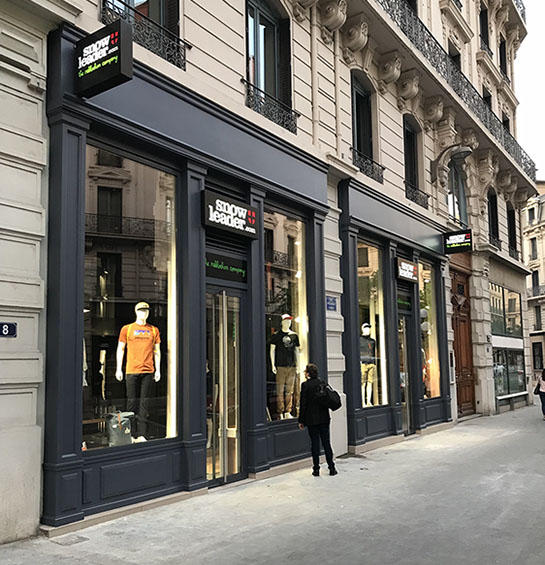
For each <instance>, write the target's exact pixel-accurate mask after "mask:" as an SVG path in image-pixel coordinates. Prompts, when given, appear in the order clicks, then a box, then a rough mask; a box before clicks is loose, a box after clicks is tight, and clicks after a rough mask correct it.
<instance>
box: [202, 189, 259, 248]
mask: <svg viewBox="0 0 545 565" xmlns="http://www.w3.org/2000/svg"><path fill="white" fill-rule="evenodd" d="M257 218H258V213H257V209H256V208H254V207H253V206H247V205H245V204H243V203H241V202H236V201H233V200H231V199H228V198H225V197H223V196H218V195H215V194H213V193H211V192H209V191H206V192H205V196H204V223H205V225H207V226H214V227H217V228H220V229H225V230H228V231H231V232H236V233H239V234H241V235H244V236H247V237H252V238H257V237H258V228H257V225H258V223H257Z"/></svg>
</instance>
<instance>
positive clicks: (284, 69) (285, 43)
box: [278, 18, 291, 108]
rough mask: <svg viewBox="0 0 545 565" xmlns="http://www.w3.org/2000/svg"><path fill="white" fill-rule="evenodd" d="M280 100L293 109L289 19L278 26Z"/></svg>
mask: <svg viewBox="0 0 545 565" xmlns="http://www.w3.org/2000/svg"><path fill="white" fill-rule="evenodd" d="M278 99H279V100H280V102H283V103H284V104H285V105H286V106H289V107H290V108H291V36H290V20H289V18H287V19H285V20H281V21H280V23H279V26H278Z"/></svg>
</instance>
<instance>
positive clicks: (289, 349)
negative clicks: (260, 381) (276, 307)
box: [270, 314, 301, 419]
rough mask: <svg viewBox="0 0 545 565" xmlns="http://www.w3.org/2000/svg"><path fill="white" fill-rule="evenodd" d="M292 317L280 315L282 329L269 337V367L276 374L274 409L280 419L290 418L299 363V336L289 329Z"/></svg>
mask: <svg viewBox="0 0 545 565" xmlns="http://www.w3.org/2000/svg"><path fill="white" fill-rule="evenodd" d="M292 320H293V317H292V316H290V315H289V314H283V315H282V329H281V330H280V331H278V332H276V333H275V334H274V335H273V336H272V338H271V348H270V357H271V368H272V372H273V373H274V374H275V375H276V409H277V412H278V413H279V414H280V419H283V418H292V417H293V416H292V415H291V411H292V409H293V395H294V392H295V377H296V375H297V367H298V365H299V350H300V348H301V345H300V343H299V336H298V335H297V334H296V333H295V332H293V331H291V321H292Z"/></svg>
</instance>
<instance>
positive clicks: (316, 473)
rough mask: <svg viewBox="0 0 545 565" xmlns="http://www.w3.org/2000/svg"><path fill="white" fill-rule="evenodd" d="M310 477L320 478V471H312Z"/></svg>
mask: <svg viewBox="0 0 545 565" xmlns="http://www.w3.org/2000/svg"><path fill="white" fill-rule="evenodd" d="M312 476H313V477H319V476H320V471H319V470H318V471H312Z"/></svg>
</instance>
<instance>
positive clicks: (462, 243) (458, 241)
mask: <svg viewBox="0 0 545 565" xmlns="http://www.w3.org/2000/svg"><path fill="white" fill-rule="evenodd" d="M443 238H444V239H443V242H444V246H443V247H444V252H445V255H449V254H452V253H463V252H464V251H471V250H472V247H473V239H472V237H471V230H463V231H454V232H449V233H446V234H444V235H443Z"/></svg>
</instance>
